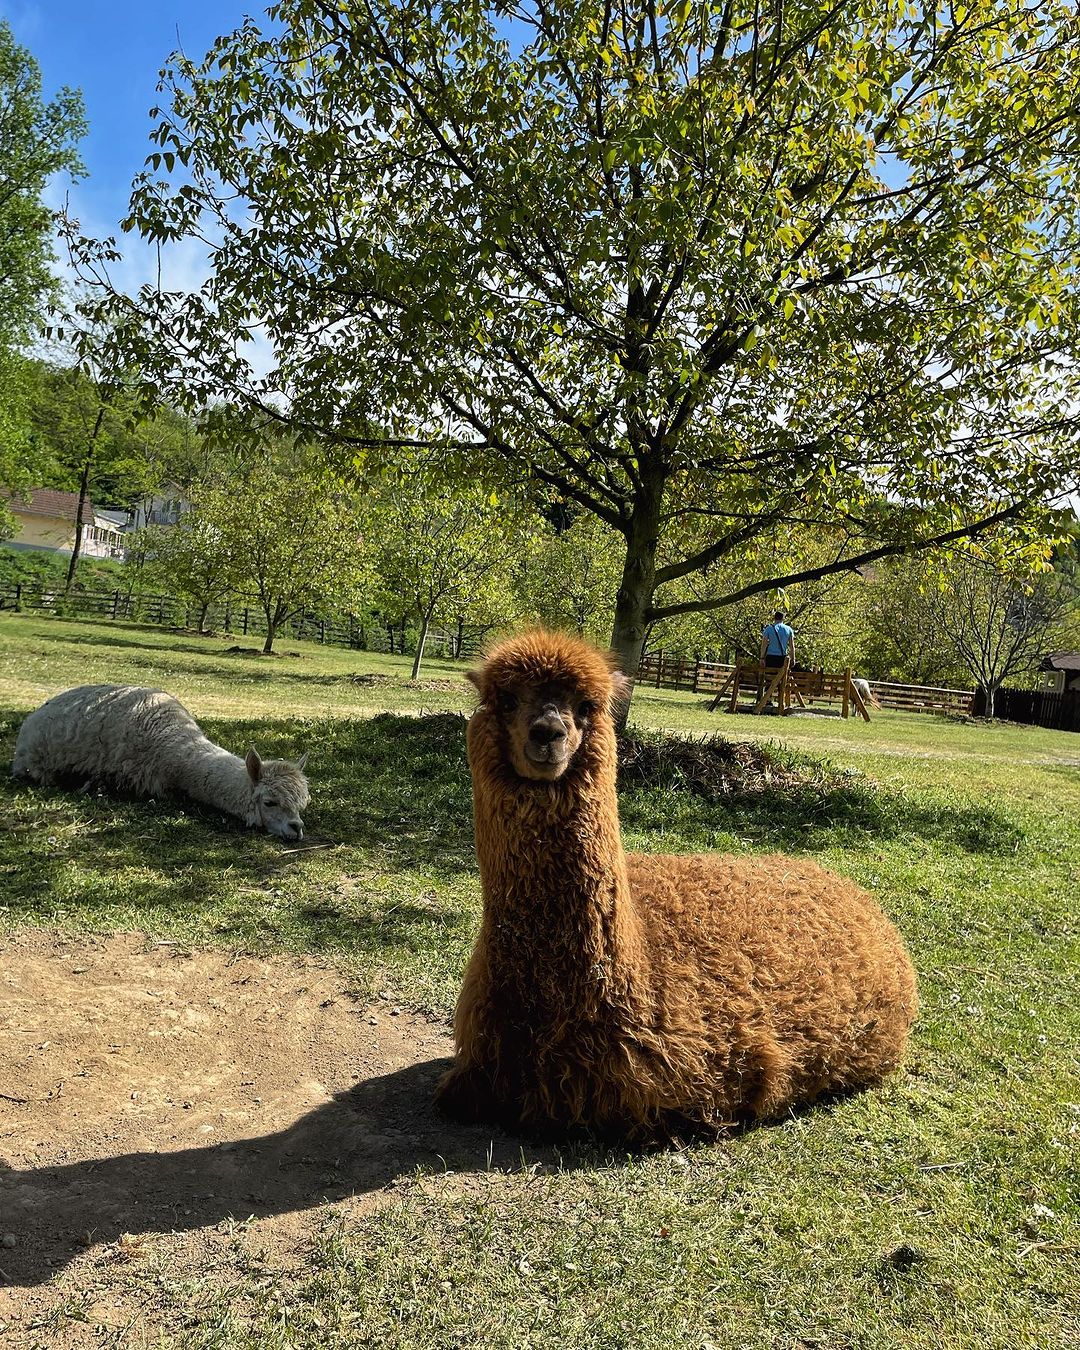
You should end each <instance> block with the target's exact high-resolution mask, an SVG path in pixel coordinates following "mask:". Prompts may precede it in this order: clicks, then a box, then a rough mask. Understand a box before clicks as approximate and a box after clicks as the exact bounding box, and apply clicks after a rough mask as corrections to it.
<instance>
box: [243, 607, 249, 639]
mask: <svg viewBox="0 0 1080 1350" xmlns="http://www.w3.org/2000/svg"><path fill="white" fill-rule="evenodd" d="M247 630H248V612H247V605H245V606H244V636H245V637H247Z"/></svg>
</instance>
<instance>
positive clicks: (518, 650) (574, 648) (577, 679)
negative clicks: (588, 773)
mask: <svg viewBox="0 0 1080 1350" xmlns="http://www.w3.org/2000/svg"><path fill="white" fill-rule="evenodd" d="M468 678H469V679H470V680H471V681H472V683H473V684H474V685H475V686H476V688H477V689H478V690H479V692H480V699H481V704H482V708H481V711H482V713H484V714H485V715H486V716H487V717H488V718H490V719H491V725H492V729H493V730H495V731H496V732H497V733H498V742H499V746H500V751H501V753H503V754H504V756H505V758H506V760H507V761H508V764H509V767H510V768H511V769H512V770H513V772H514V773H515V774H516V776H517V777H518V778H522V779H526V780H531V781H533V782H538V783H552V782H554V781H555V780H556V779H558V778H561V777H562V775H563V774H564V773H565V772H566V770H567V769H568V768H569V767H570V766H571V765H572V764H573V763H574V762H575V760H576V759H579V758H581V757H582V756H583V753H584V750H585V748H586V747H587V746H588V744H589V742H590V739H592V738H595V737H596V736H598V735H600V734H601V733H602V734H603V736H604V739H605V741H608V740H610V736H611V727H612V720H611V719H612V711H613V709H614V706H615V704H616V703H617V702H618V701H619V699H620V698H622V697H624V696H625V694H626V692H627V691H628V690H629V687H630V681H629V680H628V679H627V678H626V676H625V675H623V674H622V673H621V671H618V670H615V669H614V662H613V658H612V657H611V656H610V655H608V654H606V653H604V652H601V651H598V650H597V648H596V647H593V646H591V645H590V644H589V643H587V642H583V641H582V640H581V639H580V638H576V637H570V636H568V635H567V634H565V633H545V632H534V633H523V634H522V635H521V636H520V637H516V638H510V639H509V640H508V641H506V642H502V643H500V644H499V645H498V646H497V647H495V648H494V649H493V650H492V651H491V652H490V653H489V654H488V657H487V660H486V661H485V662H484V664H483V666H482V667H481V668H480V669H479V670H477V671H473V672H471V673H470V675H469V677H468Z"/></svg>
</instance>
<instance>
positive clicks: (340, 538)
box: [189, 453, 360, 656]
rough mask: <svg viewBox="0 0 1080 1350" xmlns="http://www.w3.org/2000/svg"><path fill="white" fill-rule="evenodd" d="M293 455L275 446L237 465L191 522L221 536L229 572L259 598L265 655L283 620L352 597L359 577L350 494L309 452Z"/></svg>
mask: <svg viewBox="0 0 1080 1350" xmlns="http://www.w3.org/2000/svg"><path fill="white" fill-rule="evenodd" d="M298 458H299V461H300V462H298V463H288V462H286V456H285V455H283V454H280V453H279V454H278V455H277V456H276V457H273V458H271V457H269V456H267V457H265V458H262V459H260V460H258V461H257V462H254V463H249V464H247V465H245V466H243V467H242V468H241V469H240V471H239V472H238V473H237V474H236V476H235V477H233V478H232V479H231V480H230V482H229V484H228V487H227V488H226V489H222V490H221V491H217V492H214V493H212V494H208V497H207V499H206V500H205V501H204V502H203V503H202V504H201V505H200V506H199V508H198V509H197V511H195V512H193V513H192V514H193V515H194V516H195V517H196V518H197V519H196V520H193V521H192V522H191V524H190V525H189V528H190V529H192V530H195V529H199V530H205V531H206V534H205V536H204V538H205V539H206V540H207V541H212V540H213V538H215V537H216V538H217V539H219V540H220V543H221V550H222V556H223V557H224V558H226V559H227V560H228V563H227V570H228V574H229V575H230V577H231V578H232V579H233V580H234V581H235V584H236V585H237V586H238V587H243V588H250V589H251V590H252V591H253V592H254V594H255V595H256V596H257V597H258V601H259V605H260V607H261V608H262V612H263V616H264V618H265V620H266V641H265V643H264V644H263V652H264V653H265V654H266V655H267V656H269V655H270V653H271V652H272V651H273V649H274V639H275V638H276V637H277V634H278V630H279V629H280V628H281V626H282V624H284V623H286V622H288V620H289V619H291V618H292V617H293V616H294V615H296V614H298V613H300V612H301V611H302V610H304V609H306V608H308V607H310V606H312V605H316V604H333V603H336V602H340V601H342V600H344V599H349V598H351V597H352V596H353V595H354V594H355V592H356V589H357V586H358V582H359V576H360V533H359V521H358V516H357V511H356V506H355V502H354V500H353V498H352V496H351V495H350V494H349V493H348V492H347V491H346V490H345V488H344V486H343V484H342V483H341V482H340V480H339V479H337V478H336V477H335V476H334V475H333V474H331V473H330V472H329V471H327V470H326V469H324V468H322V467H321V466H320V465H319V464H318V463H317V461H316V459H315V456H314V455H309V457H308V459H307V460H305V459H304V458H303V456H302V455H300V456H298Z"/></svg>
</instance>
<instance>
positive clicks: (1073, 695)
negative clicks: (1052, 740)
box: [975, 689, 1080, 731]
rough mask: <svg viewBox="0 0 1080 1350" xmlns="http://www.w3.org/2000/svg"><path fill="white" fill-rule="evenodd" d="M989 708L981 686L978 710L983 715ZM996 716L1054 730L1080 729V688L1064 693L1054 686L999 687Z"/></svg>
mask: <svg viewBox="0 0 1080 1350" xmlns="http://www.w3.org/2000/svg"><path fill="white" fill-rule="evenodd" d="M985 711H986V697H985V695H984V694H983V692H982V690H981V689H980V690H979V693H978V695H977V696H976V699H975V712H976V713H977V714H978V715H980V716H981V715H983V713H985ZM994 716H995V717H1000V718H1002V719H1003V720H1004V721H1006V722H1023V723H1024V724H1025V725H1027V726H1032V727H1048V728H1049V729H1050V730H1052V731H1080V689H1066V690H1064V691H1063V692H1062V693H1058V692H1057V691H1055V690H1052V689H999V690H998V691H997V693H996V694H995V695H994Z"/></svg>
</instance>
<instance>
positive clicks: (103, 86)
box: [0, 0, 269, 364]
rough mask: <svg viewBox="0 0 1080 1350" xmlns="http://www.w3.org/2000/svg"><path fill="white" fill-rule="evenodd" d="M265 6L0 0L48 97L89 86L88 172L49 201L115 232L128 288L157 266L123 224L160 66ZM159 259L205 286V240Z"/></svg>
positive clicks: (92, 231) (169, 280) (191, 286)
mask: <svg viewBox="0 0 1080 1350" xmlns="http://www.w3.org/2000/svg"><path fill="white" fill-rule="evenodd" d="M266 2H267V3H269V0H266ZM262 12H263V11H262V7H261V5H260V4H259V0H247V3H245V0H82V3H76V0H0V19H4V20H6V21H7V23H8V24H9V25H10V27H11V30H12V32H13V33H14V35H15V40H16V42H18V43H19V44H20V46H23V47H26V48H27V49H28V50H29V51H30V53H31V55H32V56H33V57H34V60H35V61H36V62H37V64H38V66H39V67H40V69H41V77H42V83H43V86H44V93H45V96H46V97H50V96H52V95H53V94H54V93H55V92H56V91H57V90H58V89H60V88H61V87H62V86H64V85H67V86H69V87H70V88H73V89H80V90H81V91H82V95H83V101H84V103H85V105H86V115H87V121H88V123H89V129H88V131H87V134H86V136H85V137H84V139H83V140H82V142H81V143H80V147H79V149H80V153H81V156H82V160H83V163H84V165H85V166H86V171H87V173H86V177H85V178H83V179H81V180H80V181H79V182H77V183H76V184H74V186H72V185H71V184H70V182H69V181H67V180H64V181H62V182H57V183H55V184H53V185H51V187H50V190H49V191H48V193H47V194H46V200H47V201H48V203H49V205H50V206H54V207H59V206H61V205H63V204H64V201H65V199H67V201H68V205H69V208H70V210H71V213H72V214H73V215H74V216H75V217H76V218H77V219H78V221H79V223H80V225H81V227H82V231H83V233H84V234H88V235H93V236H95V237H97V238H103V237H105V236H107V235H112V236H114V237H116V238H117V242H118V243H119V245H120V248H121V249H122V251H123V252H124V255H125V259H124V262H123V263H121V264H119V265H117V266H116V267H115V268H114V269H113V277H114V280H115V281H117V282H118V283H119V284H120V285H121V286H122V287H123V288H124V289H126V290H129V291H134V290H136V289H137V288H138V286H139V285H140V284H141V283H142V282H145V281H150V280H152V279H153V278H154V277H155V276H156V269H157V266H158V260H157V256H156V254H155V253H154V251H152V250H151V249H150V248H149V247H147V246H146V245H145V244H143V243H142V241H141V240H139V239H138V238H133V237H132V236H131V235H121V234H120V229H119V226H120V221H121V220H122V219H123V218H124V216H125V215H126V214H127V206H128V197H129V195H130V190H131V180H132V178H134V176H135V175H136V174H137V173H138V172H139V171H140V170H141V169H142V168H143V164H144V161H145V159H146V156H147V155H148V154H149V153H150V152H151V150H152V149H153V148H154V147H153V146H151V144H150V142H149V133H150V131H151V129H152V127H153V123H152V122H151V119H150V117H149V116H148V114H149V110H150V109H151V108H152V107H153V106H154V105H155V103H157V102H158V98H159V96H158V94H157V90H156V86H157V80H158V72H159V71H160V69H161V67H162V66H163V65H164V64H165V63H166V61H167V60H168V57H169V55H170V53H171V52H173V51H175V50H176V48H177V47H178V46H182V47H183V49H184V51H185V52H187V54H188V55H189V56H191V57H193V58H196V59H198V58H201V57H202V56H203V55H204V54H205V53H206V51H207V50H208V48H209V47H210V46H211V45H212V43H213V41H214V39H215V38H216V37H218V36H219V35H220V34H222V33H226V32H231V31H232V30H233V29H234V28H236V27H237V26H238V25H239V24H240V23H241V22H242V21H243V19H244V16H245V14H252V15H258V16H261V15H262ZM161 265H162V281H163V283H164V284H165V285H166V286H167V287H169V288H176V289H179V290H195V289H197V288H198V286H199V285H200V284H201V283H202V281H203V280H204V279H205V277H206V275H207V271H208V266H207V263H206V259H205V256H204V250H203V249H202V246H201V245H195V244H192V243H190V242H188V241H184V242H183V243H181V244H179V245H176V246H173V247H172V248H170V249H169V250H168V251H167V252H163V255H162V259H161ZM60 270H61V271H62V272H63V271H65V270H66V269H65V267H64V265H63V263H62V262H61V269H60ZM260 364H262V362H260Z"/></svg>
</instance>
